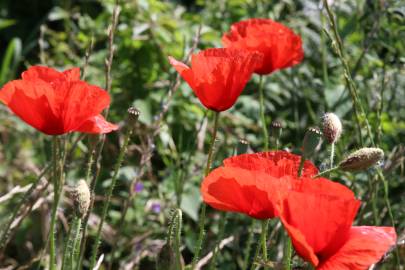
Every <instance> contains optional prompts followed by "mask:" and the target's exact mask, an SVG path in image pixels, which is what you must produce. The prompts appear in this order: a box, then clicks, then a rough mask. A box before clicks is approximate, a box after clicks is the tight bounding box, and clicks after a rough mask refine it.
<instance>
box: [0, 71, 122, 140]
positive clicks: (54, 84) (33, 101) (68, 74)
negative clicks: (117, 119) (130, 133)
mask: <svg viewBox="0 0 405 270" xmlns="http://www.w3.org/2000/svg"><path fill="white" fill-rule="evenodd" d="M0 100H1V101H2V102H3V103H4V104H5V105H7V106H8V107H9V108H10V109H11V110H12V111H13V112H14V113H15V114H16V115H17V116H18V117H20V118H21V119H22V120H23V121H25V122H26V123H27V124H29V125H31V126H32V127H34V128H36V129H38V130H39V131H41V132H43V133H45V134H48V135H61V134H65V133H69V132H72V131H81V132H88V133H106V132H110V131H112V130H116V129H117V128H118V127H117V126H116V125H114V124H111V123H108V122H106V121H105V120H104V118H103V117H101V116H100V115H99V114H100V113H101V111H102V110H104V109H105V108H106V107H108V106H109V104H110V96H109V94H108V93H107V92H106V91H104V90H103V89H101V88H99V87H97V86H94V85H90V84H87V83H86V82H84V81H81V80H80V69H79V68H73V69H69V70H66V71H63V72H59V71H56V70H54V69H52V68H48V67H43V66H33V67H30V68H29V69H28V70H27V71H25V72H23V74H22V80H15V81H11V82H9V83H7V84H6V85H4V87H3V88H2V89H1V91H0Z"/></svg>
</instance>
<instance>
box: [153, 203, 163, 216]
mask: <svg viewBox="0 0 405 270" xmlns="http://www.w3.org/2000/svg"><path fill="white" fill-rule="evenodd" d="M151 209H152V212H154V213H156V214H159V213H160V210H161V206H160V203H158V202H154V203H152V206H151Z"/></svg>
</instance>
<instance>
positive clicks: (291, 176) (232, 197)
mask: <svg viewBox="0 0 405 270" xmlns="http://www.w3.org/2000/svg"><path fill="white" fill-rule="evenodd" d="M300 159H301V158H300V156H297V155H294V154H291V153H288V152H285V151H274V152H265V153H257V154H243V155H239V156H235V157H231V158H228V159H225V160H224V167H220V168H217V169H215V170H213V171H212V172H211V173H210V174H209V175H208V176H207V177H206V178H205V179H204V181H203V182H202V185H201V193H202V196H203V200H204V201H205V202H206V203H207V204H209V205H210V206H212V207H213V208H216V209H218V210H222V211H232V212H240V213H244V214H246V215H248V216H251V217H253V218H257V219H268V218H273V217H275V216H276V215H277V213H278V204H279V202H281V201H282V199H283V198H284V197H285V196H286V194H287V193H288V192H289V191H290V190H291V189H300V190H301V189H302V188H303V187H301V185H302V183H299V181H301V180H297V178H296V175H297V171H298V167H299V161H300ZM317 173H318V170H317V169H316V167H315V166H314V165H313V164H312V163H311V162H310V161H306V162H305V165H304V169H303V175H305V176H309V177H310V176H313V175H315V174H317ZM310 181H311V182H313V181H318V180H313V179H310ZM319 181H323V180H321V179H319ZM305 183H307V181H305Z"/></svg>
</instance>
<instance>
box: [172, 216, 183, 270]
mask: <svg viewBox="0 0 405 270" xmlns="http://www.w3.org/2000/svg"><path fill="white" fill-rule="evenodd" d="M176 216H177V222H176V223H177V226H176V235H175V238H174V243H175V245H174V246H175V252H176V269H179V270H181V269H182V268H183V267H182V264H181V250H180V248H181V225H182V221H183V217H182V212H181V210H180V209H177V210H176Z"/></svg>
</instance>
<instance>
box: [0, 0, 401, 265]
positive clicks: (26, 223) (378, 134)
mask: <svg viewBox="0 0 405 270" xmlns="http://www.w3.org/2000/svg"><path fill="white" fill-rule="evenodd" d="M329 3H330V5H331V7H332V9H333V10H334V12H335V13H336V16H337V23H338V29H339V33H340V35H341V37H342V40H343V43H344V50H345V52H346V56H347V59H348V62H349V66H350V68H351V72H352V76H353V78H354V80H355V83H356V84H357V87H358V90H359V94H360V99H361V102H362V104H363V106H364V108H365V110H366V114H367V118H368V120H369V121H370V123H371V126H372V130H373V133H374V136H375V139H376V141H377V143H378V145H379V147H381V148H383V149H384V151H385V153H386V158H385V161H384V162H383V163H382V164H380V166H381V168H382V169H383V171H384V174H385V176H386V178H387V179H388V182H389V188H390V201H391V204H392V208H393V211H394V215H395V220H396V226H397V232H398V234H399V236H400V238H401V239H402V240H404V238H405V207H404V205H405V177H404V165H405V164H404V163H405V161H404V153H405V146H404V136H405V91H404V89H405V76H404V75H405V70H404V65H405V42H404V40H405V1H403V0H399V1H398V0H397V1H395V0H335V1H333V0H330V1H329ZM120 7H121V12H120V15H119V23H118V26H117V30H116V32H115V40H114V44H115V55H114V62H113V65H112V76H113V85H112V92H111V95H112V104H111V110H110V120H111V121H113V122H116V123H120V124H121V126H122V129H121V131H120V132H115V133H112V134H109V135H108V136H107V142H106V145H105V147H104V151H103V156H102V162H101V164H102V170H101V175H100V180H99V182H98V183H99V184H98V185H97V189H96V193H97V197H96V203H95V211H94V215H93V218H91V221H92V222H91V223H90V236H92V235H94V232H95V228H96V227H95V224H96V223H97V222H98V219H97V218H98V214H100V210H101V202H102V201H103V199H104V197H103V195H104V194H105V193H106V188H107V187H108V185H109V183H110V180H111V171H112V167H113V164H114V162H115V159H116V157H117V154H118V150H119V145H120V143H121V142H122V137H123V134H124V132H123V131H122V130H125V129H126V127H125V119H126V111H127V108H128V107H129V106H131V105H133V106H135V107H136V108H137V109H138V110H139V111H140V112H141V116H140V121H139V123H138V126H137V128H136V130H135V133H136V134H135V136H133V140H132V142H131V145H130V147H129V153H128V156H127V158H126V160H125V162H124V165H123V167H122V169H121V170H120V176H119V180H118V184H117V186H116V189H115V192H114V198H113V201H112V207H111V208H110V211H109V213H108V220H107V225H106V226H105V228H104V230H103V234H102V240H103V242H102V245H101V253H104V254H106V255H107V256H106V257H105V260H104V262H105V263H104V265H103V267H105V268H107V267H108V265H110V267H111V269H154V267H155V258H156V255H157V253H158V252H159V250H160V249H161V247H162V246H163V244H164V241H165V238H166V232H167V224H168V219H169V217H170V214H171V211H172V209H173V208H176V207H177V205H179V206H180V207H181V209H182V210H183V212H184V220H183V221H184V224H183V235H182V237H183V243H184V247H183V252H182V254H183V257H184V261H185V263H189V262H190V259H191V258H192V253H193V247H194V246H195V241H196V238H197V231H196V227H197V220H198V210H199V207H200V195H199V183H200V181H201V178H202V174H203V173H202V168H203V167H204V164H205V155H204V152H205V151H204V149H206V142H208V140H209V137H210V136H209V135H207V136H206V133H207V134H209V131H210V128H211V125H210V120H211V118H212V116H211V114H210V113H207V112H206V111H205V109H204V108H203V106H202V105H201V104H200V103H199V102H198V100H197V98H196V97H195V96H194V94H193V93H192V91H191V89H190V88H189V87H188V85H187V84H186V83H185V82H183V81H181V84H180V86H179V88H178V90H177V91H172V90H176V89H177V85H176V84H175V82H176V73H175V72H174V70H173V69H172V68H171V67H170V65H169V63H168V61H167V56H169V55H172V56H174V57H176V58H178V59H181V58H185V57H186V55H187V54H188V53H189V52H190V50H191V49H192V47H193V45H196V44H195V43H196V41H198V45H197V49H196V50H200V49H204V48H208V47H220V46H221V42H220V40H221V36H222V34H223V33H224V32H226V31H228V29H229V28H230V25H231V24H232V23H233V22H236V21H239V20H241V19H246V18H252V17H265V18H272V19H274V20H277V21H280V22H282V23H284V24H286V25H288V26H289V27H291V28H293V29H294V31H295V32H297V33H299V34H300V35H301V36H302V38H303V44H304V51H305V59H304V61H303V62H302V63H301V64H299V65H298V66H296V67H294V68H290V69H287V70H283V71H279V72H276V73H274V74H272V75H270V76H268V77H267V78H266V81H265V87H266V91H265V95H266V104H265V106H266V115H267V117H268V119H267V120H268V121H269V122H270V120H271V119H278V120H279V121H280V122H281V123H282V125H283V134H282V138H281V144H282V147H283V148H285V149H289V150H291V151H294V152H297V153H299V148H300V146H301V141H302V138H303V134H304V132H305V130H306V128H307V127H309V126H316V125H319V124H320V118H321V116H322V114H323V113H324V112H328V111H331V112H335V113H336V114H337V115H339V116H340V117H341V119H342V122H343V126H344V132H343V136H342V139H341V140H340V141H339V142H338V144H337V150H336V151H337V153H336V154H337V158H336V160H341V159H342V158H343V157H344V156H345V155H347V154H348V153H349V152H351V151H352V150H355V149H357V148H359V147H360V144H359V141H358V140H357V137H356V135H355V121H354V118H353V117H354V116H353V111H352V105H351V99H350V95H349V92H348V91H347V86H346V84H345V80H344V71H343V69H342V66H341V63H340V61H339V59H338V58H337V56H336V54H335V51H334V49H333V46H334V44H333V43H332V41H331V39H330V37H329V32H330V30H329V25H328V22H327V20H326V18H325V17H324V16H323V15H322V11H321V8H322V5H321V3H320V2H319V1H313V0H295V1H293V0H283V1H268V0H229V1H225V0H219V1H202V0H196V1H191V0H190V1H156V0H125V1H121V3H120ZM113 8H114V2H113V1H109V0H104V1H102V0H1V1H0V65H1V66H0V86H1V85H3V84H4V83H5V82H7V81H9V80H12V79H15V78H18V77H19V76H20V73H21V72H22V71H24V70H25V69H26V68H27V67H29V66H30V65H35V64H42V65H48V66H52V67H55V68H58V69H61V70H63V69H67V68H69V67H73V66H80V67H84V66H85V59H86V52H88V53H89V54H88V59H89V61H88V65H87V66H86V68H85V72H86V73H85V76H86V80H87V81H88V82H90V83H93V84H96V85H99V86H102V87H104V85H105V80H104V78H105V68H104V65H105V64H104V61H105V58H106V56H107V53H108V46H107V44H108V35H107V29H108V26H109V25H110V24H111V16H112V12H113ZM258 81H259V78H258V76H256V75H255V76H253V78H252V80H251V82H250V83H249V84H248V85H247V87H246V89H245V91H244V93H243V95H242V96H241V97H240V98H239V100H238V102H237V104H236V105H235V106H234V107H233V108H232V109H230V110H228V111H226V112H224V113H223V114H222V118H221V120H220V132H219V138H218V141H217V144H216V155H215V162H214V167H216V166H219V165H220V164H221V162H222V160H223V159H224V158H225V157H227V156H230V155H232V154H234V152H235V148H236V147H237V145H238V142H239V140H240V139H242V138H243V139H246V140H247V141H248V142H249V144H250V148H251V149H252V150H253V151H260V149H261V146H262V144H261V142H262V137H261V131H260V126H259V124H258V123H259V121H258V111H259V103H258V92H257V91H256V90H257V86H258ZM169 93H173V96H170V95H169ZM162 112H163V113H162ZM0 119H1V120H0V183H1V184H0V225H1V224H5V223H6V221H7V220H8V218H9V217H10V214H11V211H12V210H13V207H14V206H15V205H16V203H17V202H18V200H19V199H20V198H21V195H22V194H23V190H24V187H26V186H27V185H28V184H30V183H32V182H33V181H34V180H35V179H36V178H37V176H38V174H39V172H40V171H41V169H42V168H43V167H44V166H45V164H46V163H47V160H49V158H50V147H49V145H50V143H49V142H50V138H49V137H45V136H43V135H41V134H39V133H38V132H36V131H35V130H33V129H32V128H31V127H29V126H27V125H25V124H24V123H23V122H22V121H20V120H19V119H17V118H16V117H15V116H13V115H12V114H11V113H10V112H9V111H8V109H7V108H6V107H5V106H0ZM77 136H78V135H73V136H72V137H74V138H76V137H77ZM74 138H72V140H73V139H74ZM272 143H273V146H274V142H272ZM88 145H89V139H85V140H83V141H81V142H79V144H78V147H77V148H76V150H75V151H74V153H73V158H72V159H71V161H70V162H69V163H68V165H67V171H68V174H67V177H66V179H67V180H66V181H67V184H66V185H67V187H66V190H68V189H69V188H68V186H72V185H74V184H75V183H76V182H77V181H78V180H79V179H80V178H83V177H84V174H85V167H86V162H87V156H88V154H89V153H88V152H89V147H88ZM328 151H329V148H328V146H327V145H326V144H324V145H323V146H322V148H321V150H320V151H319V153H318V154H317V155H316V156H315V157H314V158H313V161H314V162H315V164H316V165H318V166H319V167H321V168H325V167H326V166H327V165H328V164H327V160H328V155H329V152H328ZM331 178H332V179H333V180H336V181H340V182H342V183H344V184H346V185H348V186H351V187H352V188H353V189H354V191H355V192H356V194H357V196H358V197H359V198H360V199H361V200H363V201H364V202H365V203H364V204H363V206H364V208H363V209H362V210H361V216H359V217H358V219H359V220H358V223H359V224H364V225H365V224H367V225H391V224H390V220H389V216H388V213H387V208H386V204H385V202H384V199H383V187H382V184H381V183H379V182H378V181H377V180H376V179H375V173H374V172H373V170H369V171H367V172H364V173H360V174H344V173H335V174H332V176H331ZM16 187H18V188H16ZM13 190H14V191H15V192H12V191H13ZM131 193H132V194H133V195H134V199H133V200H128V198H129V196H130V194H131ZM10 194H11V195H10ZM49 194H50V191H49V190H48V188H47V187H46V186H45V187H44V188H43V189H42V190H38V194H37V195H35V196H33V198H32V199H31V200H30V201H29V202H27V203H26V205H25V207H27V208H29V206H32V209H30V211H28V212H27V214H26V215H24V216H22V218H21V224H19V226H18V228H16V229H15V230H13V235H12V238H11V241H10V243H9V245H8V247H7V249H6V251H5V254H4V256H3V257H2V258H0V266H3V267H5V269H14V267H15V268H18V267H20V268H21V269H31V268H32V269H35V268H34V267H35V266H36V265H38V258H39V257H40V255H41V252H42V250H43V248H44V246H45V241H46V237H47V225H48V223H49V209H50V208H49V207H50V205H51V201H52V200H51V197H50V196H49ZM180 194H181V196H180ZM371 197H373V198H375V200H373V201H374V202H375V203H374V204H372V203H368V202H370V201H371ZM373 209H374V211H373ZM376 210H378V211H376ZM124 212H125V217H124V219H125V221H124V222H123V220H122V219H123V213H124ZM71 216H72V207H71V200H70V199H69V196H66V198H65V200H64V201H63V204H62V205H61V209H60V214H59V219H60V224H59V231H62V232H64V231H65V230H67V226H68V222H69V220H70V219H71ZM224 218H225V217H224V215H222V214H220V213H219V212H216V211H214V210H212V209H210V210H209V212H208V223H209V225H207V228H208V229H207V241H206V243H205V246H204V248H203V251H202V256H203V257H204V256H205V255H206V254H208V253H209V252H210V251H212V250H213V247H214V245H215V244H216V242H217V241H218V224H219V221H220V220H222V219H224ZM226 222H227V223H226V226H225V231H224V233H223V235H222V237H223V238H229V237H232V238H230V239H231V241H230V243H229V244H228V245H226V246H225V247H224V248H223V249H222V250H221V252H220V255H219V256H218V258H217V267H218V269H239V268H240V267H241V263H242V261H243V257H244V253H243V248H244V247H245V246H246V241H247V235H248V229H247V228H248V225H249V224H250V223H251V222H250V221H249V219H248V218H245V217H242V216H241V215H237V214H227V215H226ZM276 223H277V222H276V221H273V222H272V226H271V228H272V229H273V228H275V227H277V225H276ZM257 225H259V224H257ZM281 236H282V234H281V233H276V234H275V237H274V238H273V241H272V243H270V247H271V248H270V251H271V258H272V259H274V260H276V259H278V260H279V259H280V256H281V255H280V254H282V243H281V242H280V239H282V238H281ZM58 237H59V238H60V240H63V237H64V234H63V233H60V234H58ZM255 237H258V234H256V235H255ZM91 240H92V239H91V238H90V241H89V245H90V244H91ZM399 249H400V252H401V255H402V257H403V258H404V257H405V248H404V245H402V246H400V247H399ZM111 254H113V259H112V256H111ZM391 257H392V256H390V257H389V258H388V261H387V262H386V263H385V264H383V266H382V267H383V269H396V268H395V266H393V265H394V264H393V261H394V260H392V258H391ZM7 267H11V268H7ZM24 267H25V268H24Z"/></svg>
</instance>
